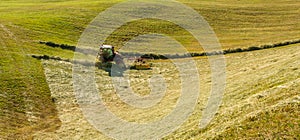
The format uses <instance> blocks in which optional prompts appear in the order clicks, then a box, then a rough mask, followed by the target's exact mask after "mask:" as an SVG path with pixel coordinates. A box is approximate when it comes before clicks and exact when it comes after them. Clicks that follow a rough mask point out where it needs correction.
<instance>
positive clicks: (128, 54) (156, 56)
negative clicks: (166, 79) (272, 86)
mask: <svg viewBox="0 0 300 140" xmlns="http://www.w3.org/2000/svg"><path fill="white" fill-rule="evenodd" d="M298 43H300V39H298V40H292V41H285V42H279V43H275V44H266V45H260V46H250V47H248V48H234V49H226V50H223V51H213V52H201V53H185V54H164V55H162V54H153V53H150V54H142V53H136V52H120V53H121V54H122V55H123V56H125V57H134V56H136V57H142V58H146V59H176V58H187V57H198V56H212V55H222V54H230V53H240V52H249V51H256V50H263V49H269V48H276V47H282V46H287V45H292V44H298ZM40 44H45V45H47V46H50V47H54V48H62V49H67V50H72V51H75V49H76V46H70V45H66V44H56V43H53V42H43V41H40ZM76 51H78V52H80V53H83V54H92V55H94V54H95V53H97V52H96V51H95V50H92V49H82V48H77V50H76ZM40 57H41V56H40ZM44 57H45V55H44ZM42 59H47V58H42ZM50 59H54V60H59V59H61V58H57V57H56V58H51V57H50ZM61 60H62V59H61ZM68 62H70V61H68Z"/></svg>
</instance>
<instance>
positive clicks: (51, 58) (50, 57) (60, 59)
mask: <svg viewBox="0 0 300 140" xmlns="http://www.w3.org/2000/svg"><path fill="white" fill-rule="evenodd" d="M31 57H33V58H36V59H38V60H41V59H43V60H57V61H65V62H71V60H70V59H62V58H60V57H58V56H48V55H31Z"/></svg>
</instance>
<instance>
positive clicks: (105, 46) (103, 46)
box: [100, 45, 113, 49]
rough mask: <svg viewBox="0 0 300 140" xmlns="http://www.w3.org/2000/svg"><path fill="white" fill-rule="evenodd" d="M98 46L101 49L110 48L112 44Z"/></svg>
mask: <svg viewBox="0 0 300 140" xmlns="http://www.w3.org/2000/svg"><path fill="white" fill-rule="evenodd" d="M100 48H101V49H112V48H113V46H111V45H101V46H100Z"/></svg>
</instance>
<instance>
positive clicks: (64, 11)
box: [0, 0, 300, 139]
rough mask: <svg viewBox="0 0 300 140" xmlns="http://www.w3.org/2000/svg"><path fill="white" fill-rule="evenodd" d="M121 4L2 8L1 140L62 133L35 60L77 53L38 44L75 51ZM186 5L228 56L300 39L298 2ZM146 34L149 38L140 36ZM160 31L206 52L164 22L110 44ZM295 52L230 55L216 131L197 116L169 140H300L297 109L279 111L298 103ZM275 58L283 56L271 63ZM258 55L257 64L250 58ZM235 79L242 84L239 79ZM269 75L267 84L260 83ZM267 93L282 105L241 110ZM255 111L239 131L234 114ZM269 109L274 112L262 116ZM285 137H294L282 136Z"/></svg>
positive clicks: (31, 3) (62, 0)
mask: <svg viewBox="0 0 300 140" xmlns="http://www.w3.org/2000/svg"><path fill="white" fill-rule="evenodd" d="M118 2H121V0H120V1H118V0H113V1H105V0H87V1H80V0H47V1H45V0H26V1H21V0H2V1H0V48H1V49H0V139H8V138H11V139H30V138H33V136H34V135H35V134H36V133H43V132H44V133H48V132H49V133H52V132H57V130H59V128H60V127H61V126H62V125H63V124H62V121H61V119H60V116H59V112H60V109H59V108H57V104H55V102H53V98H52V97H51V93H50V88H49V86H48V83H47V82H46V77H45V70H44V67H43V64H42V62H41V61H39V60H36V59H34V58H32V57H31V56H30V55H31V54H37V55H44V54H46V55H50V56H59V57H61V58H65V59H72V58H73V55H74V54H73V52H72V51H69V50H63V49H59V48H51V47H47V46H45V45H42V44H39V43H38V42H39V41H51V42H55V43H59V44H70V45H76V44H77V41H78V39H79V38H80V35H81V33H82V32H83V31H84V29H85V27H86V26H87V25H88V24H89V23H90V22H91V21H92V20H93V18H94V17H96V16H97V15H98V14H99V12H101V11H103V10H105V9H106V8H108V7H110V6H112V5H114V4H116V3H118ZM180 2H182V3H184V4H186V5H188V6H190V7H192V8H193V9H195V10H196V11H198V12H199V13H200V14H201V15H202V16H203V17H204V18H205V19H206V20H207V21H208V23H209V24H210V25H211V27H212V28H213V29H214V31H215V33H216V35H217V36H218V38H219V40H220V43H221V45H222V47H223V49H228V48H244V47H249V46H253V45H260V44H269V43H270V44H272V43H277V42H282V41H286V40H295V39H299V38H300V19H299V13H300V2H299V1H297V0H273V1H271V0H267V1H259V0H253V1H250V0H239V1H235V0H218V1H209V0H201V1H196V0H193V1H188V0H180ZM143 24H146V25H145V26H143ZM141 26H143V30H141V29H139V28H138V27H141ZM156 28H159V30H160V31H161V32H163V33H166V34H168V35H171V36H173V37H174V38H178V39H179V40H182V42H183V43H190V45H189V46H188V47H187V49H188V50H189V51H191V52H198V51H202V49H201V48H199V46H198V45H197V44H196V43H193V42H194V41H193V40H192V39H191V38H190V37H189V36H188V35H186V34H185V32H184V31H183V30H177V29H176V28H177V27H176V26H174V25H172V24H170V23H168V22H163V21H151V20H143V21H140V22H133V23H130V24H128V26H123V27H122V28H120V29H119V30H117V31H116V32H115V34H113V35H114V38H112V39H111V40H108V43H111V44H114V43H115V44H114V45H116V46H118V45H120V43H119V42H122V41H126V40H128V38H131V37H132V36H130V35H129V36H128V35H126V33H127V32H130V33H132V32H134V33H148V32H157V30H158V29H156ZM118 47H120V46H118ZM295 52H296V53H295ZM297 52H299V44H296V45H291V46H287V47H283V48H280V49H279V48H278V49H271V51H270V50H263V51H258V53H254V54H253V53H241V54H232V55H229V56H228V57H227V60H228V61H229V62H228V64H229V65H228V69H229V70H232V72H231V71H229V72H228V77H229V78H228V81H229V82H230V83H233V84H232V85H229V87H231V88H229V89H228V90H229V91H227V92H226V93H227V96H225V98H224V106H225V107H224V108H225V109H224V110H222V107H221V111H220V114H221V115H219V116H217V119H216V120H217V121H216V122H214V123H215V124H213V125H212V126H211V127H209V128H207V130H201V131H198V130H197V129H195V127H197V125H196V124H197V123H198V122H197V119H199V118H198V116H197V115H194V116H192V117H191V119H190V120H189V122H191V123H187V124H184V126H182V127H181V128H180V129H179V130H178V131H176V132H174V133H173V134H171V135H170V136H168V137H166V138H177V139H184V138H192V137H195V138H201V137H205V138H212V137H219V138H253V137H261V138H278V137H285V135H287V138H299V117H297V116H299V102H296V103H291V104H290V103H288V104H287V105H286V104H284V105H282V106H279V107H278V108H277V106H276V105H277V103H275V101H284V99H285V98H289V97H290V98H292V97H296V96H299V87H300V86H299V69H298V68H299V57H298V56H299V53H297ZM273 53H280V54H281V55H280V56H274V58H272V57H271V56H273V55H272V54H273ZM287 54H293V55H287ZM248 55H250V56H248ZM253 55H254V56H255V57H251V56H253ZM268 56H269V57H268ZM242 58H244V59H242ZM247 58H253V60H251V59H247ZM254 58H255V59H254ZM275 58H278V59H275ZM231 60H232V62H231ZM237 60H238V61H237ZM255 61H256V62H261V61H263V62H264V63H263V65H259V63H258V64H257V63H254V62H255ZM269 61H270V62H269ZM273 61H274V62H273ZM247 62H249V63H247ZM276 62H278V63H276ZM279 62H280V63H279ZM281 62H282V63H281ZM201 63H202V62H201ZM244 63H245V64H244ZM247 64H248V65H247ZM292 64H293V65H292ZM203 65H205V63H203ZM203 65H199V67H202V66H203ZM263 66H265V68H266V69H264V67H263ZM290 67H291V68H290ZM53 69H55V67H54V68H53ZM274 69H276V70H278V73H275V74H274V73H272V72H273V70H274ZM248 70H249V71H250V76H249V75H248V73H247V71H248ZM272 74H273V75H272ZM236 75H239V76H237V77H235V76H236ZM265 75H269V77H267V76H266V77H264V78H265V79H259V78H258V77H263V76H265ZM278 75H280V77H279V78H278ZM253 77H256V78H257V79H255V78H253ZM289 81H294V83H293V84H290V85H288V86H286V87H287V88H283V89H280V90H276V89H273V88H274V87H276V86H278V85H281V84H284V83H289ZM238 87H240V88H238ZM241 87H242V88H241ZM137 90H138V88H137ZM274 90H275V91H274ZM262 91H269V92H270V93H273V94H275V95H278V99H277V98H276V99H274V98H275V97H277V96H270V97H269V96H266V98H263V99H262V100H266V102H264V103H265V104H256V103H254V104H251V103H249V104H250V105H248V104H243V103H244V102H245V100H246V99H249V100H250V101H251V100H252V98H250V97H249V98H248V96H250V95H256V94H257V95H258V94H259V93H261V92H262ZM290 94H291V95H290ZM264 95H265V94H264ZM273 97H274V98H273ZM293 100H294V99H293ZM231 102H236V103H240V105H239V106H236V108H232V109H229V110H226V106H230V105H232V104H231ZM259 102H260V101H257V103H259ZM257 105H260V106H259V107H258V108H259V109H258V110H262V111H261V112H258V114H257V115H255V117H247V116H246V117H245V119H240V118H238V119H237V120H240V121H238V124H235V123H236V122H235V121H234V120H235V119H233V118H234V115H233V116H231V117H229V118H226V117H227V115H229V114H230V113H232V112H233V113H234V112H236V113H237V114H235V115H236V116H238V115H241V116H243V115H245V113H251V112H255V109H256V108H255V107H257ZM271 106H275V108H274V107H273V108H271V109H269V110H263V109H261V108H265V107H266V108H267V107H271ZM199 108H201V106H199ZM244 108H245V109H244ZM195 114H197V113H195ZM198 114H199V112H198ZM222 114H225V115H222ZM226 114H227V115H226ZM289 115H290V116H289ZM32 116H34V117H32ZM229 116H230V115H229ZM293 116H294V117H293ZM223 118H226V119H228V123H224V126H226V128H225V127H216V126H217V125H218V121H222V120H223ZM225 122H226V121H225ZM231 124H233V125H231ZM283 124H286V125H283ZM270 129H271V130H272V131H270ZM285 131H291V133H288V134H286V133H283V132H285ZM222 132H224V133H222ZM277 132H278V133H277ZM275 133H276V134H275Z"/></svg>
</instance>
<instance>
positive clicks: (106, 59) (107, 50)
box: [96, 45, 152, 71]
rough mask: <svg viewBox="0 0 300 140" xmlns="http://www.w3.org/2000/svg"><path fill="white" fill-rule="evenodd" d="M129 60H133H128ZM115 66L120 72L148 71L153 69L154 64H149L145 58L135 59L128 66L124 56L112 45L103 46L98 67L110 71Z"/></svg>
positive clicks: (99, 53)
mask: <svg viewBox="0 0 300 140" xmlns="http://www.w3.org/2000/svg"><path fill="white" fill-rule="evenodd" d="M128 60H132V58H131V59H128ZM113 65H115V66H116V67H115V68H117V69H119V70H122V71H124V70H126V69H128V68H130V69H136V70H148V69H151V67H152V64H151V63H148V62H147V60H145V59H144V58H141V57H139V58H133V63H130V64H128V66H126V64H125V61H124V58H123V56H122V55H121V54H120V53H118V52H117V51H115V49H114V47H113V46H111V45H101V46H100V48H99V51H98V54H97V59H96V66H97V67H99V68H102V69H106V70H107V69H110V68H111V67H112V66H113Z"/></svg>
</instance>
